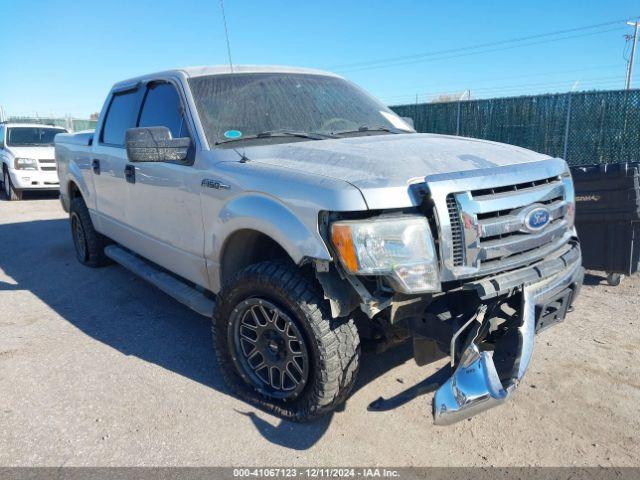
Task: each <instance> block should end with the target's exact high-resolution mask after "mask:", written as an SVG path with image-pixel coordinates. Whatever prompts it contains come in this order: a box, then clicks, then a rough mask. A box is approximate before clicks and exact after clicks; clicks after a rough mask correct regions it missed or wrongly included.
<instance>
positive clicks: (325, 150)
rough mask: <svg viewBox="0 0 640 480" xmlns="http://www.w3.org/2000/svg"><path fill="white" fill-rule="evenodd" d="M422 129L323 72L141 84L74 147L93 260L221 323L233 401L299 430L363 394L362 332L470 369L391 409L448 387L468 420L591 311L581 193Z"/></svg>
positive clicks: (443, 419)
mask: <svg viewBox="0 0 640 480" xmlns="http://www.w3.org/2000/svg"><path fill="white" fill-rule="evenodd" d="M411 125H412V122H411V120H410V119H403V118H400V117H398V116H397V115H396V114H395V113H393V112H392V111H391V110H390V109H389V108H387V107H386V106H384V105H383V104H382V103H380V102H379V101H378V100H376V99H375V98H373V97H371V96H370V95H369V94H367V93H365V92H364V91H362V90H361V89H360V88H358V87H356V86H355V85H353V84H352V83H350V82H348V81H347V80H345V79H343V78H341V77H339V76H337V75H334V74H332V73H327V72H321V71H317V70H308V69H297V68H287V67H253V66H234V67H233V69H231V68H227V67H205V68H185V69H178V70H171V71H166V72H161V73H156V74H152V75H145V76H142V77H139V78H134V79H131V80H127V81H123V82H120V83H118V84H116V85H115V86H114V87H113V89H112V91H111V92H110V93H109V96H108V98H107V100H106V102H105V104H104V107H103V109H102V112H101V114H100V119H99V121H98V124H97V127H96V130H95V132H80V133H77V134H60V135H57V136H56V139H55V150H56V159H57V165H58V173H59V178H60V198H61V201H62V205H63V207H64V209H65V210H66V211H68V212H69V214H70V223H71V232H72V238H73V241H74V244H75V249H76V253H77V257H78V260H79V261H80V262H82V263H83V264H85V265H88V266H91V267H98V266H101V265H105V264H107V263H109V262H110V261H116V262H118V263H120V264H122V265H124V266H125V267H127V268H129V269H131V270H133V271H134V272H135V273H137V274H138V275H140V276H141V277H143V278H145V279H147V280H148V281H150V282H152V283H153V284H154V285H156V286H157V287H159V288H160V289H162V290H163V291H165V292H166V293H168V294H169V295H172V296H173V297H175V298H176V299H178V300H179V301H181V302H183V303H185V304H186V305H188V306H189V307H190V308H192V309H193V310H195V311H197V312H199V313H201V314H203V315H207V316H209V317H210V318H212V319H213V341H214V346H215V351H216V356H217V359H218V362H219V364H220V370H221V371H222V374H223V375H224V377H225V380H226V381H227V383H228V385H229V387H230V389H231V390H232V391H233V392H234V393H235V394H237V395H238V396H240V397H241V398H243V399H245V400H247V401H249V402H251V403H253V404H255V405H258V406H260V407H262V408H265V409H268V410H269V411H271V412H274V413H276V414H278V415H281V416H282V417H284V418H287V419H291V420H299V421H302V420H310V419H313V418H317V417H318V416H321V415H323V414H326V413H328V412H331V411H333V410H334V409H335V408H336V407H337V406H338V405H339V404H340V403H342V402H344V401H345V400H346V398H347V396H348V394H349V392H350V390H351V388H352V387H353V385H354V381H355V379H356V374H357V371H358V366H359V362H360V360H361V355H360V352H361V345H360V339H361V338H362V340H363V345H369V346H372V348H373V349H376V350H381V349H384V348H387V347H389V346H391V345H395V344H397V343H398V342H400V341H404V340H407V339H408V338H412V339H413V347H414V356H415V359H416V361H417V362H418V364H426V363H429V362H433V361H434V360H437V359H442V358H443V357H448V361H446V362H443V363H445V365H444V366H443V367H442V368H441V369H440V370H439V371H438V373H437V374H436V375H434V376H433V377H429V378H428V379H427V380H425V382H426V383H424V382H422V386H420V385H418V386H416V388H415V389H413V390H411V389H409V390H408V391H407V393H406V394H405V395H404V396H403V395H402V394H400V395H399V396H398V397H397V398H392V399H387V400H382V399H381V400H380V401H379V402H377V403H376V402H374V404H372V408H373V409H375V408H378V409H385V408H389V407H390V406H392V405H393V404H394V402H395V403H398V402H400V403H401V402H403V401H406V400H407V399H410V398H411V395H415V393H416V392H417V391H420V393H423V392H424V391H427V390H431V391H435V395H434V397H433V414H434V418H435V422H436V423H437V424H439V425H444V424H449V423H453V422H455V421H458V420H461V419H463V418H467V417H469V416H470V415H473V414H475V413H478V412H480V411H483V410H486V409H488V408H490V407H492V406H494V405H497V404H500V403H501V402H503V401H504V400H506V399H507V398H508V397H509V396H510V395H511V394H512V393H513V391H514V389H515V388H516V387H517V385H518V384H519V382H520V381H521V380H522V378H523V375H524V373H525V371H526V369H527V366H528V365H529V361H530V359H531V355H532V353H533V347H534V339H535V335H536V334H537V333H538V332H539V331H541V330H543V329H545V328H547V327H549V326H551V325H554V324H556V323H558V322H560V321H562V320H563V319H564V318H565V315H566V314H567V312H568V311H570V310H571V305H572V302H573V300H574V299H575V297H576V295H577V294H578V291H579V289H580V286H581V284H582V277H583V269H582V267H581V255H580V246H579V243H578V239H577V237H576V232H575V229H574V190H573V184H572V180H571V175H570V173H569V170H568V169H567V165H566V163H565V162H564V161H563V160H561V159H559V158H551V157H549V156H547V155H542V154H538V153H535V152H532V151H529V150H525V149H522V148H518V147H514V146H510V145H503V144H499V143H494V142H489V141H483V140H475V139H469V138H459V137H450V136H443V135H432V134H420V133H416V132H415V131H414V129H413V127H412V126H411ZM427 384H428V385H429V386H428V387H427V386H426V385H427ZM405 397H406V398H405Z"/></svg>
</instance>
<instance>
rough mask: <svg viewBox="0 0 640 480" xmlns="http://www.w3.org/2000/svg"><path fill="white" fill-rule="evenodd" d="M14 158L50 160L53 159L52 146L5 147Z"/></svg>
mask: <svg viewBox="0 0 640 480" xmlns="http://www.w3.org/2000/svg"><path fill="white" fill-rule="evenodd" d="M7 150H8V151H9V153H11V155H13V156H14V158H35V159H36V160H52V159H54V158H55V152H54V148H53V146H46V147H11V146H9V147H7Z"/></svg>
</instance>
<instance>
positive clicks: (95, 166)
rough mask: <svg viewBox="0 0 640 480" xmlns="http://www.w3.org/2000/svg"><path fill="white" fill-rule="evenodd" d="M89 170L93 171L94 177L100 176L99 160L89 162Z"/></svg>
mask: <svg viewBox="0 0 640 480" xmlns="http://www.w3.org/2000/svg"><path fill="white" fill-rule="evenodd" d="M91 168H92V169H93V173H95V174H96V175H100V160H98V159H97V158H94V159H93V160H92V161H91Z"/></svg>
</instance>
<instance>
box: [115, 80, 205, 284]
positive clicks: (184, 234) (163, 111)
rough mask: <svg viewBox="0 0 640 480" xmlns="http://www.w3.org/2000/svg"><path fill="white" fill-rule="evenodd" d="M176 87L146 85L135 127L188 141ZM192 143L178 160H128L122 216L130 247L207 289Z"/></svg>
mask: <svg viewBox="0 0 640 480" xmlns="http://www.w3.org/2000/svg"><path fill="white" fill-rule="evenodd" d="M178 88H179V86H178V85H175V84H173V83H171V82H169V81H155V82H151V83H149V84H147V85H146V87H145V88H144V89H145V93H144V98H143V100H142V106H141V109H140V116H139V120H138V127H166V128H168V129H169V131H170V132H171V135H172V136H173V138H179V137H189V138H192V139H193V137H192V135H191V133H190V128H189V125H188V118H187V117H186V115H185V109H184V108H183V101H182V97H181V95H180V91H179V89H178ZM195 153H196V152H195V143H194V142H193V140H192V142H191V148H190V150H189V155H188V156H187V159H186V160H185V161H183V162H135V163H134V162H132V163H129V168H133V169H134V170H135V181H134V182H129V183H126V185H127V189H128V202H127V206H126V217H127V221H128V222H129V224H130V225H131V226H132V228H133V229H134V230H135V235H136V239H135V240H134V243H133V244H131V245H130V248H131V249H132V250H134V251H136V252H138V253H140V254H141V255H143V256H144V257H146V258H148V259H149V260H152V261H153V262H155V263H157V264H159V265H161V266H163V267H165V268H167V269H169V270H171V271H172V272H175V273H177V274H178V275H180V276H182V277H184V278H187V279H188V280H191V281H192V282H195V283H197V284H199V285H202V286H205V287H208V276H207V270H206V264H205V260H204V232H203V225H202V210H201V207H200V182H201V179H202V177H201V173H200V172H199V171H198V170H197V169H195V168H194V166H193V162H194V160H195Z"/></svg>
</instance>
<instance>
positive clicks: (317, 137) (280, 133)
mask: <svg viewBox="0 0 640 480" xmlns="http://www.w3.org/2000/svg"><path fill="white" fill-rule="evenodd" d="M278 137H300V138H308V139H310V140H324V139H326V138H331V137H332V135H327V134H324V133H313V132H312V133H310V132H289V131H279V130H276V131H265V132H260V133H258V134H256V135H247V136H246V137H240V138H230V139H228V140H218V141H217V142H216V145H220V144H222V143H230V142H239V141H241V140H255V139H257V138H278Z"/></svg>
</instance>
